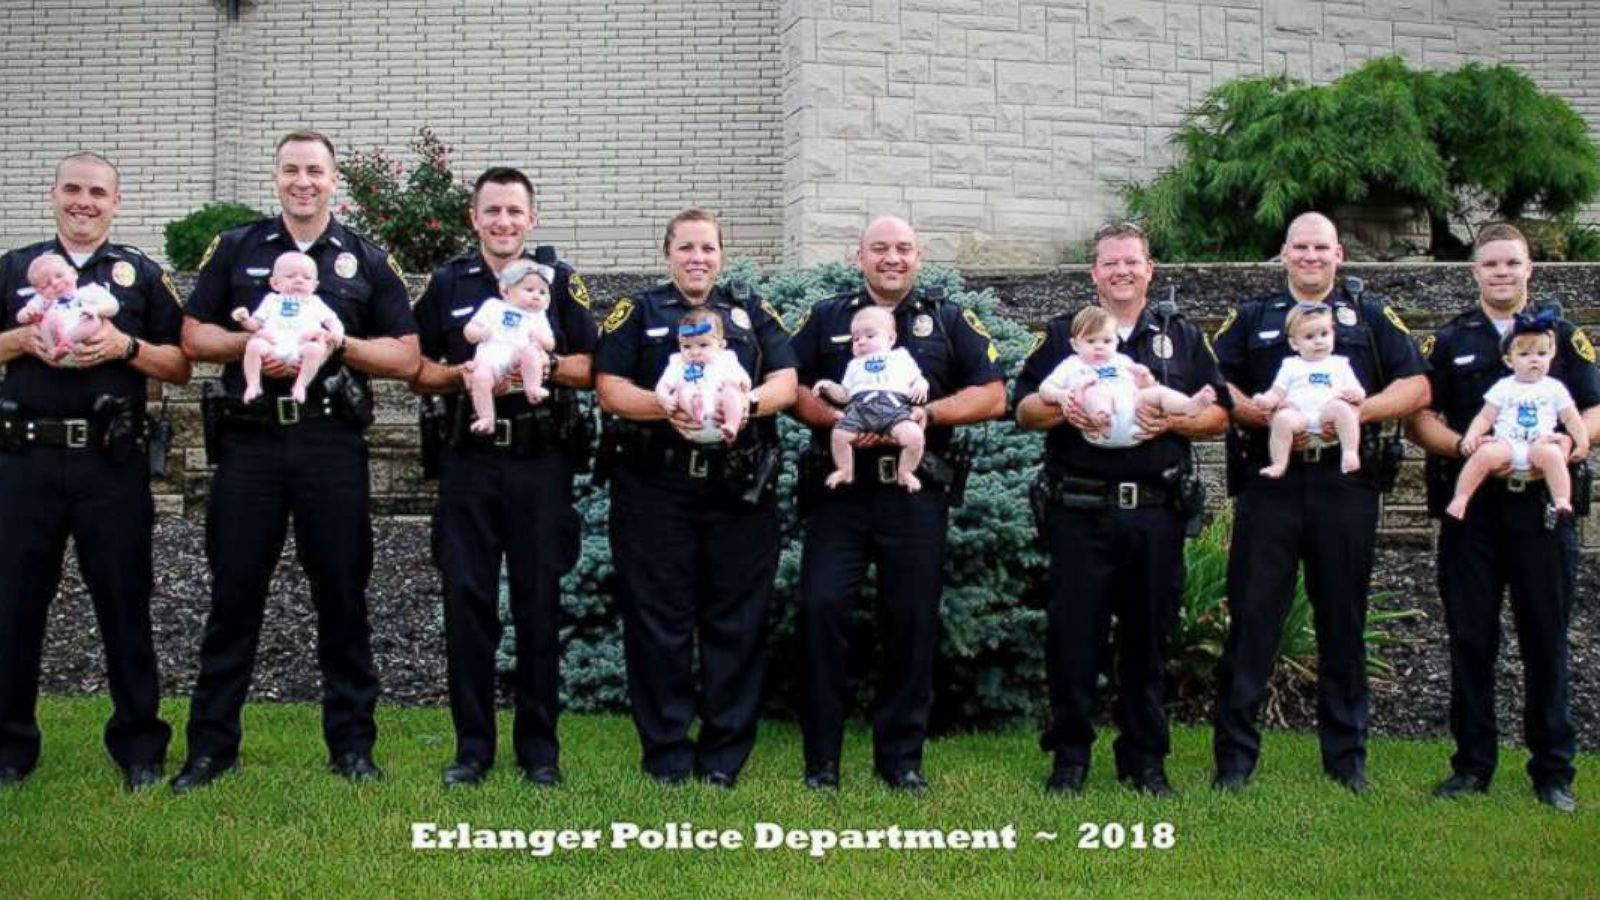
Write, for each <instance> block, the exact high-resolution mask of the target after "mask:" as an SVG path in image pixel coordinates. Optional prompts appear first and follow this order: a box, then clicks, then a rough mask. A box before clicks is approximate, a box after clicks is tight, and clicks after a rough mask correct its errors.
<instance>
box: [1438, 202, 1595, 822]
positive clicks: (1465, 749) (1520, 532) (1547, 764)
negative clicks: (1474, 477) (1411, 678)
mask: <svg viewBox="0 0 1600 900" xmlns="http://www.w3.org/2000/svg"><path fill="white" fill-rule="evenodd" d="M1532 271H1533V267H1532V263H1531V262H1530V261H1529V258H1528V242H1527V239H1526V238H1524V237H1523V235H1522V233H1521V232H1520V231H1518V230H1517V229H1516V228H1514V227H1512V226H1510V225H1503V224H1497V225H1490V226H1487V227H1486V228H1484V230H1483V231H1482V232H1480V233H1479V235H1478V238H1477V240H1476V241H1475V247H1474V250H1473V263H1472V274H1473V277H1474V278H1475V279H1476V280H1477V283H1478V305H1477V306H1476V307H1475V308H1473V309H1472V310H1470V311H1468V312H1464V313H1462V314H1461V315H1459V316H1457V317H1455V318H1454V319H1452V320H1451V321H1450V322H1448V323H1446V324H1445V325H1444V326H1443V327H1441V328H1440V329H1439V330H1438V331H1437V332H1436V333H1435V334H1434V335H1432V336H1431V337H1430V338H1428V339H1426V340H1425V341H1424V342H1423V347H1424V349H1425V350H1426V352H1427V354H1428V361H1429V363H1430V364H1431V366H1432V371H1431V372H1430V374H1429V380H1430V381H1431V383H1432V386H1433V399H1432V403H1431V408H1430V409H1426V410H1423V411H1422V412H1420V413H1418V414H1417V415H1415V416H1414V417H1413V418H1412V421H1411V425H1412V435H1413V437H1414V438H1415V439H1416V441H1417V443H1418V444H1420V445H1421V446H1422V448H1423V449H1424V450H1426V451H1428V454H1429V457H1428V482H1429V501H1430V502H1429V506H1430V511H1431V512H1433V513H1434V514H1435V515H1440V513H1442V511H1443V504H1444V501H1446V500H1448V499H1449V497H1450V494H1451V493H1452V492H1453V490H1454V487H1455V481H1456V476H1457V475H1458V474H1459V473H1460V471H1461V436H1462V434H1463V433H1464V432H1465V431H1466V429H1467V426H1468V424H1470V423H1471V421H1472V419H1473V417H1474V416H1476V415H1477V414H1478V412H1479V411H1480V410H1482V409H1483V402H1484V401H1483V395H1484V393H1485V392H1486V391H1487V390H1488V389H1489V387H1490V386H1491V385H1493V384H1494V383H1495V382H1496V381H1498V380H1499V379H1500V378H1502V377H1505V375H1506V374H1507V370H1506V368H1505V365H1504V363H1503V362H1502V360H1503V358H1504V355H1505V354H1504V353H1503V352H1502V350H1501V346H1502V344H1501V341H1502V334H1503V333H1505V332H1509V330H1510V328H1511V326H1512V324H1513V317H1515V316H1517V315H1519V314H1527V313H1529V312H1531V310H1530V309H1529V302H1528V279H1529V276H1530V275H1531V274H1532ZM1555 337H1556V355H1555V358H1554V359H1553V360H1552V361H1551V365H1550V377H1552V378H1555V379H1557V380H1559V381H1561V382H1562V383H1563V384H1565V385H1566V386H1567V390H1568V392H1570V393H1571V394H1572V398H1573V402H1574V403H1575V404H1576V405H1577V407H1578V409H1579V410H1580V411H1581V412H1582V415H1583V419H1584V424H1585V425H1587V426H1588V429H1589V432H1590V434H1591V436H1592V435H1594V434H1596V433H1600V373H1597V371H1596V369H1595V353H1594V345H1593V344H1591V343H1590V342H1589V339H1588V336H1587V335H1585V334H1584V333H1583V332H1582V331H1581V330H1580V329H1578V328H1577V327H1575V326H1574V325H1572V323H1570V322H1567V321H1564V320H1562V321H1559V322H1558V323H1557V325H1556V332H1555ZM1566 446H1567V448H1568V449H1569V451H1570V450H1571V449H1572V447H1571V441H1570V440H1567V441H1566ZM1580 461H1581V460H1580V459H1576V458H1575V459H1574V460H1573V462H1580ZM1549 502H1550V496H1549V492H1548V491H1547V490H1545V487H1544V485H1543V483H1542V482H1541V481H1539V480H1532V481H1529V480H1527V479H1526V478H1510V479H1507V478H1503V477H1502V478H1490V479H1487V480H1486V481H1485V482H1484V484H1483V486H1482V487H1481V488H1479V490H1478V492H1477V493H1476V494H1475V495H1473V498H1472V502H1471V503H1470V504H1468V505H1467V512H1466V517H1465V518H1464V519H1455V518H1453V517H1451V516H1447V515H1441V516H1440V526H1439V565H1438V570H1439V572H1438V574H1439V596H1440V598H1441V600H1443V602H1444V611H1445V624H1446V625H1447V626H1448V630H1449V635H1450V732H1451V734H1452V735H1454V737H1455V739H1456V753H1455V756H1453V757H1452V758H1451V760H1450V765H1451V769H1452V770H1453V771H1452V774H1451V775H1450V777H1449V778H1447V779H1445V780H1444V781H1443V782H1442V783H1440V784H1439V785H1438V786H1437V787H1436V788H1435V793H1436V794H1437V795H1438V796H1440V797H1446V798H1453V797H1459V796H1462V795H1464V794H1472V793H1486V792H1487V791H1488V789H1489V782H1490V780H1491V779H1492V778H1493V777H1494V770H1495V763H1496V757H1497V755H1498V754H1497V751H1498V734H1497V729H1496V727H1495V709H1494V678H1495V657H1496V656H1497V655H1498V653H1499V650H1500V603H1501V599H1502V597H1504V596H1505V594H1506V590H1507V588H1509V589H1510V593H1511V613H1512V616H1513V618H1514V620H1515V622H1516V628H1517V642H1518V644H1519V646H1520V647H1521V651H1522V653H1521V656H1522V664H1523V672H1524V689H1525V701H1524V703H1525V709H1526V712H1525V713H1524V716H1523V721H1524V723H1525V725H1526V729H1527V733H1526V735H1525V737H1526V739H1527V744H1528V749H1529V750H1530V751H1531V753H1532V757H1531V758H1530V759H1529V760H1528V775H1529V776H1530V777H1531V778H1532V780H1533V787H1534V793H1535V795H1536V796H1537V797H1538V798H1539V800H1540V802H1542V803H1545V804H1548V805H1550V806H1553V807H1555V808H1557V809H1561V810H1564V811H1568V812H1570V811H1572V810H1574V809H1576V807H1577V802H1576V800H1575V799H1574V798H1573V794H1572V779H1573V775H1574V770H1573V758H1574V751H1575V742H1576V737H1575V732H1574V729H1573V725H1572V716H1571V714H1570V712H1569V710H1568V685H1569V678H1568V671H1567V628H1568V626H1569V625H1570V624H1571V617H1572V603H1573V597H1574V593H1575V583H1576V578H1577V563H1578V536H1577V527H1576V525H1575V524H1574V522H1573V520H1572V518H1571V517H1568V516H1556V515H1553V512H1552V509H1551V508H1550V507H1549ZM1580 502H1581V501H1580Z"/></svg>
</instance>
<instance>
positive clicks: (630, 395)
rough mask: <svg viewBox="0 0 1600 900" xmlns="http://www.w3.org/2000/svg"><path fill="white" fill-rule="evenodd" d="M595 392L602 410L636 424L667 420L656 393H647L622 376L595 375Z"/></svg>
mask: <svg viewBox="0 0 1600 900" xmlns="http://www.w3.org/2000/svg"><path fill="white" fill-rule="evenodd" d="M594 392H595V396H596V397H598V398H600V408H601V409H603V410H605V411H606V412H608V413H611V414H612V415H614V416H621V417H622V418H624V419H629V420H632V421H634V422H654V421H657V420H660V419H665V418H667V413H666V411H665V410H663V409H662V408H661V401H659V400H657V399H656V392H655V391H653V390H649V391H647V390H645V389H644V388H642V387H639V386H638V385H637V384H634V383H633V382H632V381H630V380H628V379H627V378H624V377H622V376H621V375H612V374H610V373H607V372H601V373H599V374H597V375H595V377H594Z"/></svg>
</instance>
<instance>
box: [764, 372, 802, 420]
mask: <svg viewBox="0 0 1600 900" xmlns="http://www.w3.org/2000/svg"><path fill="white" fill-rule="evenodd" d="M798 384H799V378H798V376H797V375H796V374H795V371H794V369H792V368H790V369H777V370H775V371H772V372H768V373H767V374H766V376H765V377H763V378H762V379H761V384H760V385H759V386H757V387H756V389H755V390H753V391H751V392H750V399H751V400H753V401H755V404H756V412H755V414H756V415H758V416H769V415H773V414H776V413H778V412H781V411H783V410H785V409H788V408H789V407H790V406H792V405H793V404H794V402H795V399H796V397H797V396H798V395H799V393H800V391H799V390H797V389H796V387H797V385H798ZM806 393H808V394H809V393H810V391H807V392H806ZM813 399H814V398H813Z"/></svg>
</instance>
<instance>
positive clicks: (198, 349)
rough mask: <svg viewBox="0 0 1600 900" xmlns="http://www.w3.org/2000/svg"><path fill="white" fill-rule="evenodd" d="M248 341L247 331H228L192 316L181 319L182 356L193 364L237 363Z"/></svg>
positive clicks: (248, 334)
mask: <svg viewBox="0 0 1600 900" xmlns="http://www.w3.org/2000/svg"><path fill="white" fill-rule="evenodd" d="M249 341H250V333H249V332H247V331H230V330H228V329H226V328H223V327H222V326H221V325H212V324H210V323H208V322H202V321H200V320H199V319H196V318H195V317H194V316H184V317H183V338H182V345H181V346H182V347H183V355H184V356H187V357H189V359H191V360H193V361H194V362H209V363H231V362H238V361H239V360H240V359H243V358H244V345H245V344H247V343H249Z"/></svg>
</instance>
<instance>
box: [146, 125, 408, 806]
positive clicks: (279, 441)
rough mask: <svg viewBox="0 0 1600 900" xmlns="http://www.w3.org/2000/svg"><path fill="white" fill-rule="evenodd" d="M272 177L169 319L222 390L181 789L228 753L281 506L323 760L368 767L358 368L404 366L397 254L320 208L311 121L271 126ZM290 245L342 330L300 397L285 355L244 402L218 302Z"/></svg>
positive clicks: (231, 328)
mask: <svg viewBox="0 0 1600 900" xmlns="http://www.w3.org/2000/svg"><path fill="white" fill-rule="evenodd" d="M273 181H274V184H275V186H276V188H277V192H278V200H279V202H280V204H281V205H282V213H281V215H278V216H274V217H273V218H270V219H263V220H261V221H259V222H255V223H253V224H250V225H243V226H240V227H238V228H234V229H231V230H229V231H226V232H223V234H222V235H221V236H220V237H219V238H218V240H217V241H216V242H214V243H213V244H212V246H211V249H210V250H209V251H208V252H207V254H206V256H205V258H204V259H203V260H202V261H201V263H200V272H199V277H198V279H197V280H196V282H195V287H194V292H193V293H192V294H190V296H189V304H188V307H187V309H186V312H187V316H186V317H185V319H184V323H183V348H184V352H185V353H187V354H188V355H189V357H190V358H191V359H193V360H196V361H202V362H215V363H223V364H224V369H223V375H222V384H223V386H224V388H225V389H226V397H225V398H224V399H223V400H222V401H221V402H220V403H217V404H215V407H214V412H215V413H216V414H217V415H218V416H219V418H220V422H218V426H219V431H220V436H219V440H218V441H216V442H215V449H216V450H217V451H218V458H216V459H214V460H213V462H215V463H216V465H217V474H216V478H215V480H214V481H213V482H212V487H211V500H210V506H209V508H208V510H207V514H206V559H207V561H208V562H209V563H210V566H211V614H210V616H209V617H208V618H207V620H206V630H205V636H204V637H203V638H202V640H201V643H200V675H199V677H198V679H197V680H196V681H195V687H194V696H193V700H192V702H191V703H190V707H189V727H188V738H189V758H188V761H187V762H185V764H184V768H183V771H182V772H180V773H178V777H177V778H175V779H173V782H172V788H173V790H175V791H179V792H183V791H188V790H192V789H194V788H197V787H200V786H202V785H206V784H210V783H211V782H212V781H214V780H216V779H217V778H218V777H219V776H221V775H222V774H224V773H226V772H228V771H229V770H231V769H233V768H235V767H236V766H237V765H238V759H239V742H240V738H241V729H240V726H239V712H240V709H241V708H242V707H243V706H244V699H245V694H246V693H247V692H248V690H249V687H250V676H251V670H252V669H253V668H254V665H255V652H256V641H257V638H258V637H259V636H260V632H261V617H262V613H263V608H264V606H265V604H266V598H267V588H268V585H269V582H270V580H271V578H272V570H273V569H274V568H275V567H276V566H277V563H278V556H279V554H280V552H281V551H282V549H283V541H284V538H285V536H286V532H287V529H288V525H289V519H290V516H291V515H292V516H293V519H294V528H295V544H296V547H297V550H298V554H299V557H300V561H301V563H302V565H303V566H304V567H305V570H306V576H307V577H308V579H309V580H310V582H311V602H312V604H313V605H314V606H315V607H316V609H317V659H318V662H319V663H320V664H321V667H322V676H323V700H322V729H323V739H324V740H325V741H326V743H327V745H328V752H329V757H330V761H329V766H330V768H331V769H332V770H333V771H334V772H335V773H336V774H338V775H341V776H343V777H345V778H348V779H351V780H366V779H372V778H378V777H381V775H382V771H381V770H380V769H379V768H378V767H377V765H376V764H375V763H374V762H373V760H372V745H373V743H374V741H375V740H376V739H377V727H376V726H375V725H374V723H373V720H372V713H373V708H374V707H375V706H376V705H377V700H378V676H377V672H376V670H375V669H374V668H373V663H372V647H371V630H370V628H369V627H368V624H367V580H368V577H369V576H370V575H371V574H372V520H371V511H370V509H369V508H368V506H369V502H368V501H369V491H370V488H369V484H368V478H367V447H366V444H365V442H364V441H363V439H362V431H363V429H364V428H365V426H366V425H367V424H369V423H370V421H371V398H370V394H369V393H368V390H369V389H368V388H367V378H368V377H369V376H376V377H382V378H399V379H409V378H410V377H411V376H412V375H413V374H414V373H415V372H416V370H417V366H418V365H419V364H420V356H419V354H418V351H417V338H416V326H415V325H414V324H413V322H412V319H411V304H410V298H409V297H408V296H407V294H406V287H405V284H404V282H403V281H401V277H400V269H399V267H398V266H397V265H395V264H394V262H393V261H392V260H391V259H390V258H389V256H388V254H386V253H384V252H383V250H381V249H379V248H378V247H377V246H376V245H374V244H373V243H372V242H371V241H369V240H367V239H366V238H364V237H362V236H361V235H359V234H356V233H355V232H353V231H351V230H350V229H348V228H346V227H344V225H343V224H341V223H340V222H338V221H337V220H335V219H334V218H333V215H332V213H331V212H330V211H329V204H330V202H331V201H332V199H333V194H334V191H335V190H336V189H337V188H338V184H339V176H338V168H337V164H336V162H335V155H334V150H333V143H332V142H331V141H329V140H328V139H327V138H326V137H325V136H323V135H321V134H318V133H316V132H314V131H296V132H291V133H289V134H287V135H285V136H284V137H283V138H282V139H280V140H279V141H278V145H277V149H276V152H275V154H274V157H273ZM295 250H298V251H300V252H302V253H305V254H306V255H308V256H310V257H311V258H312V259H313V260H314V261H315V262H316V264H317V275H318V280H319V286H318V293H319V294H320V296H321V297H322V299H323V301H324V302H326V303H327V304H328V306H329V307H330V308H332V310H333V311H334V313H335V314H337V315H338V316H339V319H340V321H341V322H343V323H344V327H345V332H346V334H347V337H346V338H344V339H343V340H342V341H338V340H337V339H331V338H330V341H329V342H330V345H331V346H330V347H329V350H330V351H331V353H330V356H329V359H328V361H327V362H326V363H325V364H324V366H323V370H322V375H319V377H318V378H317V380H316V381H315V382H313V389H312V391H311V394H310V396H309V397H308V399H307V402H305V403H297V402H296V401H295V400H294V398H293V397H291V396H290V395H289V386H290V378H291V376H292V375H293V374H294V373H295V371H296V370H295V368H294V367H292V366H286V365H283V364H282V363H272V364H270V365H267V366H264V367H263V369H262V371H263V373H264V374H265V375H267V376H268V377H267V378H266V379H265V381H264V387H265V390H266V394H265V396H264V397H262V398H258V399H257V400H256V402H254V403H250V404H245V403H243V402H241V401H240V400H239V397H240V395H241V393H242V391H243V388H244V377H243V372H242V369H241V366H240V364H239V360H240V359H241V357H242V356H243V355H244V345H245V342H246V341H247V340H248V339H249V337H250V335H249V333H248V332H245V331H243V330H241V329H240V327H239V325H238V323H236V322H234V321H233V319H232V318H231V317H230V313H231V312H232V311H233V310H234V309H236V308H238V307H241V306H242V307H245V308H247V309H251V310H254V309H255V308H256V306H257V304H259V303H260V301H261V298H262V297H264V296H265V295H266V294H267V292H268V291H269V287H268V284H267V277H268V275H269V273H270V272H271V271H272V264H273V261H274V260H276V259H277V258H278V256H279V255H281V254H283V253H287V252H290V251H295Z"/></svg>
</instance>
